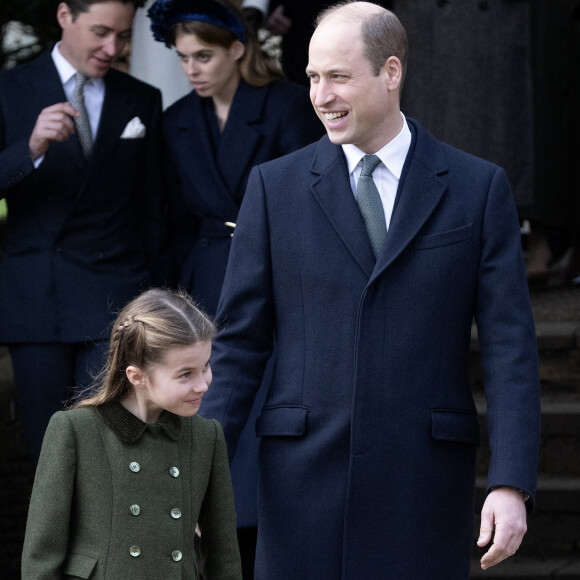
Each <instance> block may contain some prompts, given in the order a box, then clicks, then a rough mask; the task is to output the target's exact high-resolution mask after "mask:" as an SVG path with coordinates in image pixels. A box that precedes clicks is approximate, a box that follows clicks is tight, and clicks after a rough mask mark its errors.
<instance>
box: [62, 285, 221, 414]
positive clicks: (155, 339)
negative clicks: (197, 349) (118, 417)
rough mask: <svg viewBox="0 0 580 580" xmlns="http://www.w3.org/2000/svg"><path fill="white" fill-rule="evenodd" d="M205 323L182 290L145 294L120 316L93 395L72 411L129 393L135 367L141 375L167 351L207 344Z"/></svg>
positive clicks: (209, 333)
mask: <svg viewBox="0 0 580 580" xmlns="http://www.w3.org/2000/svg"><path fill="white" fill-rule="evenodd" d="M215 334H216V328H215V325H214V324H213V322H212V321H211V320H210V318H209V317H208V316H207V315H206V314H204V313H203V312H202V311H201V310H200V309H199V308H197V306H196V305H195V303H194V302H193V300H192V299H191V298H190V296H189V295H188V294H186V293H185V292H181V291H173V290H162V289H158V288H154V289H151V290H147V291H146V292H144V293H143V294H141V295H140V296H138V297H137V298H135V299H134V300H132V301H131V302H129V303H128V304H127V305H126V306H125V307H124V308H123V310H121V312H120V313H119V316H118V317H117V319H116V321H115V323H114V325H113V329H112V332H111V340H110V343H109V352H108V358H107V363H106V365H105V368H104V369H103V370H102V372H101V373H100V375H99V376H98V377H97V379H96V385H98V386H97V390H96V392H95V390H94V389H92V390H91V392H92V393H94V394H92V395H89V396H88V397H85V398H83V399H81V400H80V401H78V402H77V403H76V404H75V405H74V406H75V407H92V406H97V405H102V404H104V403H107V402H110V401H118V400H120V399H122V398H124V397H125V396H126V395H127V394H128V393H129V391H130V389H132V388H133V387H132V385H131V383H130V382H129V379H128V378H127V376H126V374H125V370H126V369H127V367H129V366H131V365H134V366H136V367H139V368H141V369H143V370H144V371H149V370H151V369H152V368H153V367H154V366H156V365H158V364H162V363H163V361H164V358H165V356H166V353H167V351H168V350H169V349H171V348H175V347H181V346H191V345H193V344H196V343H198V342H206V341H211V340H213V338H214V337H215Z"/></svg>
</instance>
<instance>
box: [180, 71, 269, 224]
mask: <svg viewBox="0 0 580 580" xmlns="http://www.w3.org/2000/svg"><path fill="white" fill-rule="evenodd" d="M268 93H269V87H268V86H266V87H253V86H250V85H248V84H246V83H245V82H244V81H240V84H239V86H238V89H237V91H236V94H235V96H234V101H233V103H232V107H231V109H230V113H229V116H228V121H227V124H226V127H225V129H224V132H223V133H222V138H221V139H220V143H219V146H218V148H217V151H216V154H215V156H214V154H213V151H214V146H213V143H212V142H211V138H210V134H209V131H208V128H207V126H206V113H205V109H204V106H203V101H202V99H201V98H200V97H199V96H198V95H197V94H196V93H195V91H192V92H191V93H190V94H189V95H187V96H186V97H184V100H183V103H182V106H181V107H180V110H179V113H178V116H177V119H176V125H175V126H176V128H177V130H178V135H171V139H177V140H178V141H177V142H175V143H174V147H175V148H176V149H177V148H179V149H181V150H183V151H185V152H186V155H185V157H190V158H192V159H196V162H195V164H193V163H192V164H191V166H190V167H189V168H185V171H187V172H189V173H190V177H189V179H190V180H191V181H192V183H196V186H197V188H198V189H199V190H203V191H212V192H216V193H215V194H212V195H211V196H205V197H204V199H203V202H204V203H210V204H211V203H214V204H219V207H217V206H216V207H213V206H212V208H211V210H212V211H211V212H210V213H212V214H216V215H221V216H232V219H234V220H235V216H237V214H238V210H239V204H240V203H241V200H242V198H243V195H244V188H243V181H244V178H245V175H246V172H247V169H248V166H249V165H250V164H251V160H252V158H253V155H254V152H255V150H256V148H257V147H258V146H259V145H260V142H261V139H262V135H261V132H260V130H259V128H258V127H257V126H256V125H257V124H258V123H260V122H261V121H262V120H263V118H264V108H265V104H266V99H267V96H268ZM240 143H243V144H244V146H243V147H240ZM200 167H203V168H204V171H199V168H200ZM206 198H207V199H206ZM199 201H200V200H199V199H198V203H199Z"/></svg>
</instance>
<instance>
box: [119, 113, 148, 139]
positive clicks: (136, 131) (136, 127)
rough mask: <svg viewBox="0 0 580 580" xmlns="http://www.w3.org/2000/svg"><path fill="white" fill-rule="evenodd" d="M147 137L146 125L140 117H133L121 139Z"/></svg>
mask: <svg viewBox="0 0 580 580" xmlns="http://www.w3.org/2000/svg"><path fill="white" fill-rule="evenodd" d="M142 137H145V125H143V123H142V122H141V119H139V117H134V118H133V119H131V120H130V121H129V122H128V123H127V126H126V127H125V130H124V131H123V133H122V134H121V139H140V138H142Z"/></svg>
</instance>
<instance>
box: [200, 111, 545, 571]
mask: <svg viewBox="0 0 580 580" xmlns="http://www.w3.org/2000/svg"><path fill="white" fill-rule="evenodd" d="M409 124H410V127H411V130H412V133H413V140H412V145H411V149H410V151H409V154H408V157H407V160H406V162H405V166H404V169H403V175H402V177H401V182H400V185H399V191H398V193H397V199H396V204H395V210H394V214H393V217H392V220H391V224H390V228H389V232H388V235H387V242H386V246H385V248H384V251H383V253H382V254H381V255H380V256H379V258H378V260H377V261H376V263H375V260H374V258H373V254H372V250H371V246H370V243H369V241H368V237H367V235H366V231H365V228H364V224H363V221H362V218H361V216H360V212H359V211H358V207H357V205H356V201H355V199H354V196H353V193H352V190H351V187H350V183H349V177H348V171H347V168H346V163H345V160H344V156H343V153H342V149H341V148H340V147H339V146H336V145H333V144H331V143H330V142H329V140H328V138H327V137H323V138H322V139H321V140H320V141H319V142H318V143H316V144H314V145H311V146H308V147H306V148H304V149H302V150H300V151H298V152H296V153H293V154H291V155H289V156H286V157H283V158H281V159H278V160H276V161H273V162H270V163H266V164H264V165H262V166H259V167H258V168H256V169H254V171H253V173H252V175H251V176H250V179H249V183H248V190H247V192H246V196H245V198H244V203H243V205H242V209H241V211H240V216H239V219H238V227H237V228H236V233H235V235H234V240H233V245H232V251H231V255H230V261H229V264H228V271H227V274H226V279H225V283H224V288H223V292H222V298H221V301H220V307H219V309H218V315H219V316H222V315H224V316H225V320H226V328H225V330H224V331H223V332H222V334H221V335H220V337H219V338H218V340H217V342H216V345H215V348H214V355H213V370H214V384H213V385H212V388H211V389H210V391H209V392H208V394H207V395H206V397H204V404H205V409H204V410H205V414H206V416H212V417H216V418H217V419H218V420H220V421H221V422H222V424H223V425H224V430H225V434H226V439H227V440H228V445H229V451H230V454H234V453H235V448H236V440H237V436H238V433H239V431H240V429H242V427H243V426H244V423H245V421H246V418H247V416H248V412H249V409H250V407H251V405H252V400H253V397H254V393H255V390H256V389H257V388H258V386H259V384H260V379H261V375H262V372H263V368H264V365H265V362H266V360H267V358H268V356H269V355H270V352H271V349H272V341H273V336H274V335H275V338H276V341H277V350H276V360H275V370H274V376H273V380H272V383H271V388H270V390H269V393H268V397H267V400H266V402H265V404H264V407H263V409H262V413H261V416H260V417H259V419H258V421H257V424H256V430H257V433H258V435H260V436H261V437H262V442H261V448H260V496H259V502H258V506H259V538H258V555H257V569H256V578H257V579H259V580H271V579H273V578H275V579H276V580H286V579H288V580H290V579H292V580H296V579H310V578H324V580H335V579H336V580H337V579H343V580H360V579H361V578H373V579H374V578H381V579H392V580H404V579H409V580H417V578H421V579H427V578H437V579H445V580H452V579H462V580H465V579H467V578H468V577H469V566H470V559H471V556H472V550H473V545H474V543H473V527H472V526H473V516H474V481H475V458H476V449H477V445H478V443H479V425H478V419H477V414H476V408H475V405H474V400H473V396H472V393H471V389H470V381H469V376H468V356H469V350H470V336H471V325H472V321H473V319H474V317H475V320H476V322H477V326H478V332H479V340H480V346H481V356H482V363H483V368H484V373H485V391H486V396H487V406H488V417H489V427H490V438H491V449H492V458H491V465H490V468H489V475H488V486H489V487H492V486H497V485H504V484H505V485H511V486H514V487H517V488H520V489H523V490H526V491H528V492H529V493H530V494H531V496H532V499H531V501H532V502H533V496H534V492H535V487H536V470H537V453H538V442H539V425H540V413H539V381H538V372H537V353H536V341H535V332H534V325H533V320H532V315H531V310H530V304H529V296H528V291H527V285H526V278H525V272H524V265H523V260H522V251H521V242H520V235H519V224H518V219H517V215H516V211H515V206H514V201H513V197H512V194H511V191H510V187H509V184H508V182H507V179H506V177H505V173H504V172H503V170H502V169H500V168H499V167H497V166H495V165H493V164H491V163H488V162H486V161H483V160H481V159H477V158H475V157H472V156H469V155H467V154H465V153H462V152H460V151H458V150H456V149H453V148H451V147H449V146H447V145H444V144H442V143H440V142H439V141H437V140H436V139H435V138H434V137H433V136H431V135H430V134H429V133H428V132H427V131H426V130H424V129H423V128H422V127H421V126H420V125H419V124H418V123H416V122H414V121H411V120H409Z"/></svg>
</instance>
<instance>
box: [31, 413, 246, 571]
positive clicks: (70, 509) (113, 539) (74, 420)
mask: <svg viewBox="0 0 580 580" xmlns="http://www.w3.org/2000/svg"><path fill="white" fill-rule="evenodd" d="M130 466H132V467H130ZM173 468H177V471H175V470H172V469H173ZM170 470H172V471H170ZM175 510H177V512H176V511H175ZM197 523H199V527H200V530H201V531H202V535H201V543H200V552H201V554H202V557H203V560H204V563H205V565H204V573H205V577H206V578H208V579H210V578H211V579H212V580H240V579H241V565H240V557H239V552H238V546H237V538H236V529H235V513H234V502H233V494H232V485H231V479H230V473H229V467H228V462H227V454H226V447H225V442H224V437H223V432H222V429H221V427H220V425H219V424H218V423H217V422H216V421H207V420H205V419H202V418H201V417H195V416H194V417H191V418H188V419H182V418H181V417H178V416H177V415H172V414H171V413H164V414H162V415H161V417H160V419H159V421H158V422H157V424H155V425H151V426H146V425H145V424H144V423H142V422H141V421H139V420H138V419H137V418H136V417H134V416H133V415H131V414H130V413H129V412H128V411H126V410H125V409H124V408H123V407H121V405H119V404H118V403H112V404H111V403H108V404H106V405H103V406H102V407H100V411H98V410H96V409H94V408H85V409H76V410H72V411H59V412H58V413H56V414H55V415H54V416H53V418H52V419H51V421H50V424H49V426H48V429H47V431H46V436H45V439H44V444H43V448H42V453H41V455H40V461H39V463H38V469H37V472H36V478H35V481H34V489H33V492H32V498H31V502H30V510H29V514H28V524H27V528H26V538H25V541H24V551H23V555H22V578H23V579H26V580H32V579H36V578H45V579H49V578H50V579H54V580H56V579H60V578H72V577H75V578H91V579H92V580H97V579H105V578H108V579H111V580H120V579H121V578H160V579H161V578H163V579H164V580H165V579H167V580H169V579H170V578H182V579H188V580H194V579H197V578H199V577H200V576H199V574H198V570H197V564H196V563H195V552H194V538H195V526H196V524H197ZM134 548H136V549H138V552H139V553H138V554H137V555H133V554H136V553H137V552H136V551H135V550H134ZM175 551H179V552H181V557H180V556H179V555H175ZM132 552H133V553H132Z"/></svg>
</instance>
